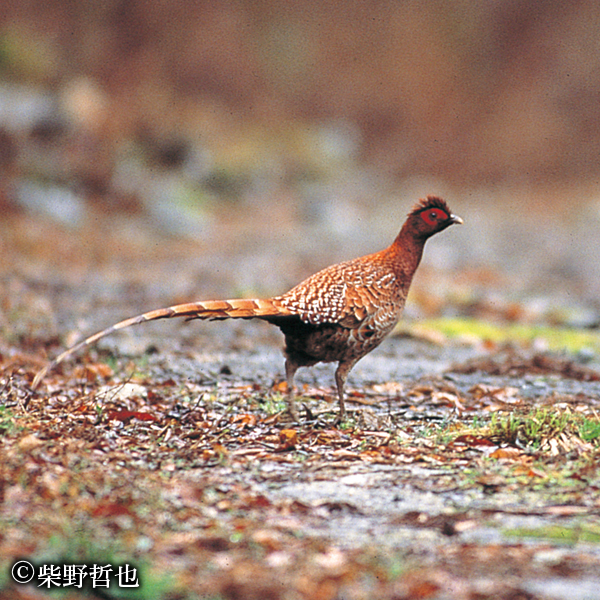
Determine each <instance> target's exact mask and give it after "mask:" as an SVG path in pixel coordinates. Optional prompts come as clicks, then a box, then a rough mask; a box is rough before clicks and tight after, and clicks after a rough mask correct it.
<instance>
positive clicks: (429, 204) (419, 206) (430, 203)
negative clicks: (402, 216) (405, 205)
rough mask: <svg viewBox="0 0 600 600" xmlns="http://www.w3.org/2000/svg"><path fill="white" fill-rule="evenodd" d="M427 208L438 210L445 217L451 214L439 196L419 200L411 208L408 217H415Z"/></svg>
mask: <svg viewBox="0 0 600 600" xmlns="http://www.w3.org/2000/svg"><path fill="white" fill-rule="evenodd" d="M428 208H440V209H442V210H443V211H444V212H445V213H446V214H447V215H450V214H452V213H451V211H450V207H449V206H448V205H447V204H446V201H445V200H444V199H443V198H440V197H439V196H427V197H426V198H423V199H422V200H419V201H418V202H417V203H416V204H415V205H414V206H413V208H412V210H411V211H410V213H409V216H410V215H416V214H417V213H420V212H421V211H423V210H427V209H428Z"/></svg>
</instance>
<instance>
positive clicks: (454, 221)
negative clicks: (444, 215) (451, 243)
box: [450, 215, 464, 225]
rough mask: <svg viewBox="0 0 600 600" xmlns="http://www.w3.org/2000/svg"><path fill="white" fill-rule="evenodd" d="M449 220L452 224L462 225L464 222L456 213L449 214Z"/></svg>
mask: <svg viewBox="0 0 600 600" xmlns="http://www.w3.org/2000/svg"><path fill="white" fill-rule="evenodd" d="M450 221H451V222H452V224H453V225H462V224H463V223H464V221H463V220H462V219H461V218H460V217H459V216H458V215H450Z"/></svg>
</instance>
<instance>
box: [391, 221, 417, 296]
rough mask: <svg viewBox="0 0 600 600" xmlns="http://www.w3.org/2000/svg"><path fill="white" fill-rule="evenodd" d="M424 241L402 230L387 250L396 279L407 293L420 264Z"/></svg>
mask: <svg viewBox="0 0 600 600" xmlns="http://www.w3.org/2000/svg"><path fill="white" fill-rule="evenodd" d="M425 241H426V239H425V238H420V237H416V236H415V235H414V234H413V233H412V232H410V231H406V229H405V228H403V229H402V230H401V231H400V233H399V234H398V237H397V238H396V239H395V240H394V242H393V243H392V245H391V246H390V247H389V248H388V253H389V256H390V258H391V261H392V265H393V269H394V271H395V272H396V277H397V278H398V281H400V282H402V284H403V287H404V288H405V290H406V291H408V287H409V286H410V283H411V281H412V278H413V275H414V274H415V271H416V270H417V267H418V266H419V263H420V262H421V257H422V256H423V248H424V247H425Z"/></svg>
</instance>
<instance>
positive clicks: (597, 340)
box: [400, 318, 600, 352]
mask: <svg viewBox="0 0 600 600" xmlns="http://www.w3.org/2000/svg"><path fill="white" fill-rule="evenodd" d="M400 331H404V332H407V333H411V334H413V335H417V336H418V335H428V334H430V335H431V334H436V333H437V334H439V333H441V334H443V335H444V336H445V337H446V338H448V339H450V340H463V341H465V340H466V341H491V342H495V343H497V344H500V343H506V342H516V343H521V344H531V343H532V342H534V341H536V340H543V341H544V342H545V343H546V344H547V346H548V348H550V349H552V350H567V351H569V352H578V351H580V350H584V349H591V350H594V351H600V335H598V333H596V332H593V331H589V330H583V329H575V328H573V327H551V326H549V325H527V324H523V323H507V324H501V323H490V322H487V321H481V320H479V319H471V318H441V319H428V320H425V321H419V322H415V323H412V324H410V325H409V326H408V327H407V326H406V325H403V326H402V328H401V330H400Z"/></svg>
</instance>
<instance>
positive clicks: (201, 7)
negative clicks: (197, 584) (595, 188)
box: [0, 0, 600, 187]
mask: <svg viewBox="0 0 600 600" xmlns="http://www.w3.org/2000/svg"><path fill="white" fill-rule="evenodd" d="M599 24H600V5H598V3H596V2H594V1H593V0H578V1H576V2H569V3H566V2H562V1H560V0H547V1H545V2H527V1H524V0H516V1H511V2H490V1H486V2H479V1H476V0H460V1H457V2H451V3H449V2H438V1H435V2H416V1H413V0H403V1H395V0H394V1H392V0H383V1H375V0H368V1H364V2H334V1H331V0H330V1H327V2H309V1H301V2H280V1H276V0H257V1H253V2H249V1H246V2H244V1H238V2H234V1H232V0H230V1H225V2H218V3H215V2H209V1H207V0H203V1H197V0H180V1H178V2H163V1H161V0H130V1H126V2H125V1H122V0H108V1H106V2H100V3H99V2H96V1H94V0H81V1H79V2H73V1H66V2H42V1H41V0H30V1H28V2H18V3H16V2H15V3H9V4H8V5H7V6H5V7H4V10H3V13H2V16H0V75H1V77H2V80H4V81H5V82H12V83H15V82H19V83H28V84H35V85H37V86H41V87H42V88H43V89H44V90H49V91H51V92H52V93H53V94H54V95H55V98H56V100H57V102H58V104H59V105H61V106H62V108H63V110H64V114H65V115H66V116H67V118H68V121H69V122H70V124H71V127H75V128H83V129H84V130H85V132H86V136H87V137H86V138H85V139H86V140H87V151H88V153H89V154H91V155H92V156H93V157H94V159H95V160H94V163H95V169H91V168H90V167H89V166H88V167H86V168H87V173H86V176H87V179H88V180H90V179H93V180H94V181H95V182H96V186H100V187H101V185H100V184H101V183H102V181H103V179H104V178H105V177H106V173H107V171H108V172H109V171H110V170H111V168H112V164H111V161H113V160H114V153H115V152H116V151H117V150H118V149H119V147H120V145H121V144H122V142H123V141H124V140H131V139H138V140H140V139H142V138H143V139H144V140H145V141H146V143H148V142H149V143H150V144H151V145H154V146H157V147H163V146H165V145H166V146H168V147H171V148H172V146H173V144H183V145H180V147H179V149H180V150H182V149H184V150H185V148H187V147H188V146H187V145H192V146H199V147H200V148H202V147H209V148H210V150H211V153H212V154H211V156H212V160H214V161H216V162H217V163H223V162H225V160H224V158H223V157H224V156H225V155H226V156H227V157H232V156H233V157H237V159H231V160H233V162H236V161H237V163H238V166H239V165H240V162H241V163H242V165H243V164H244V163H246V164H247V163H250V164H251V165H252V166H255V167H256V166H257V163H261V164H262V165H263V167H264V164H265V163H269V160H276V159H277V157H278V156H279V155H280V154H281V153H282V152H283V153H286V152H289V158H288V159H287V162H286V161H283V168H284V169H285V170H287V171H288V172H289V173H292V174H293V173H294V172H297V168H298V164H297V163H298V162H300V166H301V167H302V166H303V165H302V163H307V164H308V165H310V162H311V161H310V155H311V151H309V150H308V149H307V147H305V148H304V149H302V148H301V147H300V148H298V145H297V141H294V140H298V138H299V137H303V136H304V135H305V132H306V131H307V129H308V130H310V129H311V128H313V129H315V130H316V131H325V138H326V140H325V142H324V144H322V145H321V152H320V153H317V154H318V156H317V157H316V158H317V159H319V158H323V157H325V158H326V157H327V156H328V154H327V153H328V148H329V150H330V151H333V154H334V155H336V156H339V155H340V154H341V155H342V156H349V157H351V158H352V159H353V160H354V159H357V160H364V161H366V162H367V163H368V164H372V165H375V166H376V167H378V168H380V169H383V170H385V171H388V172H392V173H393V174H396V175H401V176H405V175H415V174H426V175H432V176H435V177H440V178H443V179H446V180H450V181H453V182H457V183H464V182H467V183H486V184H490V183H503V182H506V181H508V182H515V181H516V182H520V181H523V180H527V181H533V182H543V181H547V180H548V179H550V180H553V179H564V178H569V177H574V176H575V177H591V176H594V175H595V174H596V173H597V171H598V161H597V156H598V151H599V150H600V112H599V108H598V107H599V103H598V98H599V97H600V52H599V51H598V50H599V46H600V38H599V37H598V35H597V31H598V26H599ZM0 85H2V83H1V82H0ZM1 116H2V111H1V110H0V128H2V127H3V126H4V127H6V126H7V124H6V123H2V122H1ZM248 140H250V141H248ZM312 142H313V143H312V144H310V145H309V146H308V148H315V147H316V146H318V144H316V143H315V142H316V138H315V136H312ZM90 144H91V145H92V146H93V147H94V148H93V149H90V148H89V146H90ZM300 146H302V142H300ZM236 148H237V151H236V150H235V149H236ZM269 149H270V150H269ZM332 149H333V150H332ZM79 150H82V148H81V147H80V148H79ZM89 154H88V156H87V158H88V159H89V158H90V156H89ZM175 154H177V153H175ZM184 154H185V152H183V153H182V152H179V154H178V156H179V158H181V157H183V156H184ZM173 156H174V154H173V153H171V154H170V157H171V158H173ZM227 160H229V158H228V159H227ZM84 162H85V157H84V159H83V160H82V163H84ZM159 163H160V160H159ZM221 166H222V167H224V168H226V167H227V165H223V164H222V165H221ZM304 166H306V165H304ZM81 168H83V166H82V167H81Z"/></svg>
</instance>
